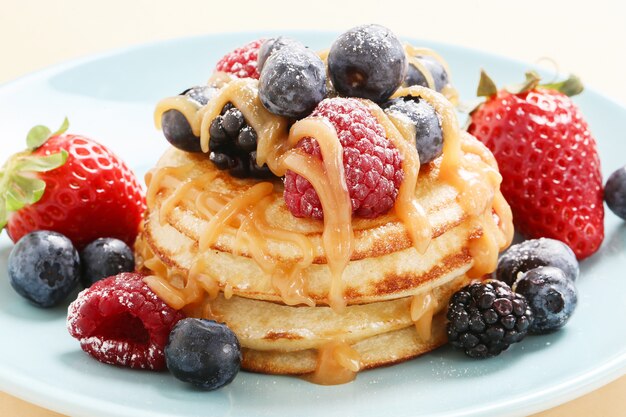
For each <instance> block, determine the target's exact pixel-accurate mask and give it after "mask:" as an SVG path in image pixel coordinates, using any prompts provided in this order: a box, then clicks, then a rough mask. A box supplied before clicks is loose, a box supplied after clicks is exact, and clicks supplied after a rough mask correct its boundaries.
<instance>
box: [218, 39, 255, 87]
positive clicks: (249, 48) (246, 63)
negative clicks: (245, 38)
mask: <svg viewBox="0 0 626 417" xmlns="http://www.w3.org/2000/svg"><path fill="white" fill-rule="evenodd" d="M264 41H265V39H258V40H256V41H253V42H250V43H248V44H246V45H244V46H242V47H241V48H237V49H235V50H234V51H232V52H229V53H228V54H226V55H224V56H223V57H222V59H220V60H219V61H218V62H217V65H216V66H215V70H216V71H223V72H228V73H230V74H233V75H234V76H236V77H237V78H256V79H257V80H258V79H259V71H258V69H257V58H258V56H259V48H260V47H261V45H263V42H264Z"/></svg>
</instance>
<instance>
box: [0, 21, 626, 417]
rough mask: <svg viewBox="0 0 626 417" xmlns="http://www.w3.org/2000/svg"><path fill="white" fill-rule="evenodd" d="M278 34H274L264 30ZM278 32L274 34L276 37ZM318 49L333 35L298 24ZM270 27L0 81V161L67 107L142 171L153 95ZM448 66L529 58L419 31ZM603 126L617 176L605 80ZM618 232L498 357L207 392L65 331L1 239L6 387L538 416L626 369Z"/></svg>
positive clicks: (197, 76)
mask: <svg viewBox="0 0 626 417" xmlns="http://www.w3.org/2000/svg"><path fill="white" fill-rule="evenodd" d="M265 35H267V34H265ZM269 35H273V34H269ZM291 35H292V36H294V37H296V38H298V39H300V40H302V41H304V42H305V43H306V44H308V45H309V46H311V47H314V48H319V49H321V48H324V47H327V46H328V45H330V43H331V42H332V40H333V39H334V35H332V34H327V33H312V32H306V33H292V34H291ZM260 36H261V34H234V35H233V34H229V35H219V36H204V37H199V38H190V39H181V40H175V41H171V42H164V43H159V44H152V45H146V46H140V47H135V48H131V49H126V50H122V51H117V52H114V53H111V54H107V55H103V56H98V57H94V58H88V59H84V60H80V61H75V62H71V63H68V64H65V65H62V66H58V67H54V68H51V69H48V70H46V71H43V72H39V73H37V74H33V75H30V76H27V77H24V78H22V79H19V80H17V81H14V82H12V83H9V84H6V85H4V86H3V87H1V88H0V118H1V119H0V120H2V122H1V123H0V144H1V146H0V160H4V159H6V157H7V156H8V155H9V154H10V153H11V152H13V151H17V150H19V149H21V148H22V145H23V143H24V142H23V140H24V137H25V134H26V132H27V131H28V129H29V128H30V127H31V126H33V125H35V124H38V123H45V124H47V125H49V126H50V127H56V126H57V124H60V122H61V121H62V119H63V117H64V116H65V115H67V116H69V118H70V121H71V123H72V125H71V128H70V129H71V132H76V133H78V132H80V133H83V134H86V135H88V136H91V137H93V138H96V139H97V140H99V141H101V142H103V143H105V144H106V145H108V146H109V147H110V148H112V149H113V150H114V151H115V152H116V153H118V154H119V155H121V156H122V157H123V158H124V159H126V160H127V161H128V162H129V163H130V164H131V166H133V167H134V168H135V169H136V170H137V171H138V172H140V173H143V172H145V170H146V169H148V168H149V167H150V166H152V165H153V164H154V163H155V162H156V160H157V158H158V157H159V155H160V154H161V153H162V152H163V150H164V149H165V148H166V141H165V140H164V139H162V137H161V135H160V133H159V132H157V131H156V130H155V128H154V126H153V122H152V111H153V109H154V106H155V103H156V102H157V101H158V100H159V99H160V98H162V97H165V96H169V95H174V94H177V93H178V92H180V91H182V90H184V89H185V88H187V87H188V86H191V85H193V84H200V83H203V82H204V81H205V80H206V79H207V78H208V76H209V74H210V72H211V70H212V68H213V66H214V64H215V62H216V60H217V59H219V58H220V57H221V56H222V55H223V54H224V53H226V52H227V51H229V50H231V49H233V48H234V47H236V46H239V45H241V44H243V43H245V42H247V41H250V40H253V39H256V38H258V37H260ZM413 43H414V44H415V45H425V46H429V47H432V48H434V49H436V50H437V51H438V52H440V53H441V54H442V55H443V56H444V57H445V58H446V59H447V60H448V61H449V63H450V66H451V68H452V79H453V82H454V84H455V85H456V86H457V87H458V88H459V90H460V92H461V97H462V98H465V99H470V98H472V97H474V91H475V86H476V84H477V81H478V74H479V69H480V68H481V67H483V68H486V69H487V70H488V71H489V72H490V74H491V75H492V76H493V78H494V79H495V80H498V81H499V82H500V83H511V82H517V81H519V80H520V78H521V76H522V75H523V72H524V71H525V70H526V69H528V67H529V66H528V65H526V64H523V63H519V62H516V61H512V60H510V59H505V58H501V57H497V56H493V55H489V54H485V53H482V52H478V51H474V50H468V49H464V48H460V47H455V46H450V45H441V44H433V43H431V42H420V41H414V42H413ZM576 102H577V103H578V104H579V105H580V107H581V108H582V110H583V112H584V113H585V114H586V116H587V117H588V120H589V121H590V123H591V127H592V130H593V132H594V133H595V135H596V137H597V139H598V142H599V146H600V153H601V156H602V163H603V167H604V174H605V177H606V176H607V175H608V174H609V173H610V172H612V171H613V170H614V169H616V168H618V167H619V166H621V165H623V164H624V163H626V159H623V158H624V155H626V142H624V139H625V138H626V137H625V136H624V130H625V129H624V127H625V125H624V120H626V109H625V108H624V107H620V106H619V105H618V104H616V103H615V102H613V101H611V100H609V99H607V98H606V97H603V96H602V95H600V94H598V93H595V92H593V91H590V90H588V91H586V92H585V93H584V94H583V95H581V96H580V97H577V98H576ZM606 226H607V228H606V240H605V242H604V245H603V246H602V248H601V250H600V252H599V253H598V254H597V255H595V256H594V257H593V258H591V259H590V260H588V261H585V262H584V263H583V265H582V274H581V277H580V279H579V281H578V289H579V293H580V301H579V306H578V311H577V312H576V314H575V315H574V317H573V318H572V320H571V321H570V323H569V324H568V325H567V326H566V328H564V329H563V330H561V331H559V332H558V333H556V334H552V335H549V336H541V337H538V336H535V337H528V338H526V340H524V341H523V342H522V343H520V344H518V345H516V346H513V347H511V348H510V349H509V351H507V352H505V353H504V354H502V355H500V356H499V357H496V358H493V359H489V360H484V361H476V360H471V359H467V358H465V357H464V356H463V355H462V354H459V353H457V352H454V351H452V350H451V349H449V348H442V349H439V350H437V351H435V352H432V353H430V354H428V355H425V356H423V357H421V358H419V359H416V360H412V361H410V362H407V363H403V364H400V365H397V366H392V367H389V368H385V369H377V370H373V371H366V372H363V373H361V374H359V376H358V378H357V380H356V381H355V382H353V383H350V384H347V385H342V386H333V387H323V386H317V385H313V384H310V383H308V382H304V381H302V380H300V379H297V378H288V377H275V376H268V375H256V374H250V373H245V372H242V373H241V374H240V375H239V376H238V377H237V378H236V380H235V381H234V382H233V383H232V384H231V385H229V386H228V387H226V388H224V389H222V390H219V391H216V392H208V393H207V392H200V391H196V390H193V389H191V388H189V387H188V386H187V385H185V384H183V383H181V382H178V381H177V380H175V379H174V378H173V377H172V376H170V375H169V374H167V373H151V372H138V371H131V370H126V369H121V368H116V367H114V366H108V365H103V364H101V363H99V362H97V361H95V360H93V359H91V358H90V357H88V356H87V355H86V354H84V353H83V352H82V351H81V350H80V348H79V345H78V343H77V342H76V341H75V340H73V339H72V338H71V337H70V336H69V335H68V333H67V330H66V329H65V308H57V309H54V310H39V309H37V308H35V307H32V306H31V305H29V304H28V303H27V302H25V301H24V300H23V299H22V298H20V297H19V296H18V295H16V294H15V293H14V292H13V290H12V289H11V288H10V286H9V284H8V280H7V277H6V261H7V257H8V254H9V251H10V242H9V240H8V239H7V238H6V235H3V237H2V238H1V239H0V330H1V332H2V335H1V336H0V390H4V391H6V392H8V393H10V394H13V395H16V396H18V397H21V398H24V399H25V400H27V401H31V402H33V403H37V404H40V405H42V406H44V407H47V408H50V409H53V410H55V411H59V412H61V413H66V414H71V415H85V416H92V417H94V416H134V417H139V416H173V415H180V416H213V417H217V416H233V417H235V416H237V417H252V416H300V417H302V416H319V417H334V416H341V417H349V416H358V417H369V416H371V417H384V416H390V417H402V416H418V415H419V416H426V415H428V416H481V417H482V416H495V415H498V416H503V415H512V416H514V415H526V414H529V413H532V412H536V411H540V410H543V409H546V408H549V407H552V406H555V405H557V404H559V403H562V402H564V401H567V400H570V399H573V398H574V397H577V396H579V395H582V394H584V393H586V392H588V391H591V390H592V389H594V388H597V387H599V386H600V385H602V384H604V383H607V382H609V381H610V380H612V379H615V378H617V377H619V376H620V375H623V374H624V370H625V368H626V325H625V324H624V323H625V321H626V279H625V278H624V270H626V227H625V226H624V225H623V224H622V222H620V221H618V219H617V217H616V216H614V215H613V214H612V213H610V212H609V213H607V215H606Z"/></svg>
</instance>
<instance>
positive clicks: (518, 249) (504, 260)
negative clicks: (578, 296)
mask: <svg viewBox="0 0 626 417" xmlns="http://www.w3.org/2000/svg"><path fill="white" fill-rule="evenodd" d="M539 266H553V267H556V268H559V269H561V270H562V271H563V272H565V275H566V276H567V277H568V278H569V279H570V280H572V281H576V278H578V272H579V269H578V261H577V260H576V255H574V252H572V250H571V249H570V247H569V246H567V245H566V244H565V243H563V242H560V241H558V240H554V239H547V238H540V239H532V240H526V241H524V242H522V243H518V244H517V245H513V246H511V247H510V248H509V249H508V250H507V251H506V252H504V254H502V256H501V257H500V259H499V260H498V267H497V269H496V279H499V280H500V281H504V282H506V283H507V284H508V285H511V286H512V285H513V284H514V283H515V281H516V280H517V279H518V277H519V275H520V273H523V272H527V271H530V270H531V269H534V268H537V267H539Z"/></svg>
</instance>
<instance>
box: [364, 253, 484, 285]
mask: <svg viewBox="0 0 626 417" xmlns="http://www.w3.org/2000/svg"><path fill="white" fill-rule="evenodd" d="M471 261H472V257H471V255H470V253H469V249H468V248H467V247H464V248H463V249H462V250H461V251H460V252H459V253H455V254H452V255H449V256H447V257H445V258H443V259H442V260H441V261H440V263H439V264H438V265H436V266H435V267H434V268H432V269H431V270H430V271H428V272H427V273H425V274H422V275H418V276H415V275H414V274H402V275H398V274H386V275H385V277H384V278H383V280H382V281H378V282H375V283H374V285H373V286H372V288H373V290H372V293H373V294H376V295H386V294H397V293H402V292H405V291H409V290H411V289H414V288H418V287H419V286H421V285H423V284H425V283H427V282H429V281H432V280H434V279H436V278H438V277H441V276H443V275H446V274H449V273H450V272H451V271H454V270H455V269H458V268H461V267H462V266H463V265H467V264H468V263H469V262H471Z"/></svg>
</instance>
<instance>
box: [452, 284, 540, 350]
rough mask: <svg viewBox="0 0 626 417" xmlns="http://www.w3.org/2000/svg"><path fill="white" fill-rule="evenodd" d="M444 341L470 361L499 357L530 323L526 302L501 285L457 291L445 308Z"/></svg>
mask: <svg viewBox="0 0 626 417" xmlns="http://www.w3.org/2000/svg"><path fill="white" fill-rule="evenodd" d="M448 320H449V322H448V327H447V331H448V340H449V341H450V343H451V344H452V346H454V347H455V348H458V349H462V350H463V351H465V354H466V355H467V356H470V357H472V358H481V359H482V358H488V357H491V356H496V355H499V354H500V353H501V352H502V351H503V350H506V349H508V347H509V346H510V345H512V344H513V343H516V342H519V341H521V340H522V339H523V338H524V337H525V336H526V334H527V333H528V329H529V328H530V326H531V325H532V323H533V313H532V312H531V310H530V308H529V306H528V304H527V302H526V299H525V298H524V297H523V296H521V295H519V294H515V293H514V292H513V291H511V288H509V286H508V285H506V284H505V283H504V282H501V281H496V280H489V281H485V282H482V283H473V284H470V285H468V286H466V287H463V288H461V289H460V290H459V291H457V292H456V293H455V294H454V295H453V296H452V298H451V299H450V303H449V305H448Z"/></svg>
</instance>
